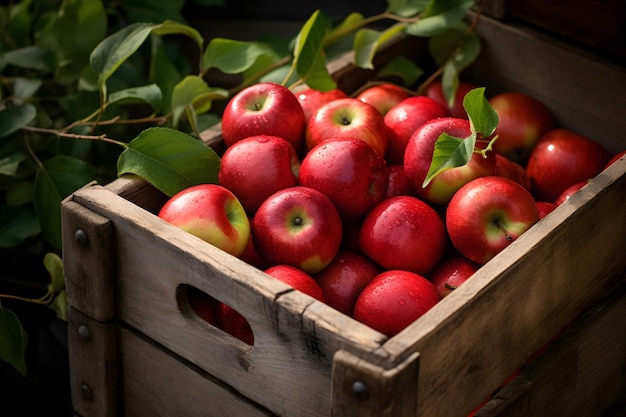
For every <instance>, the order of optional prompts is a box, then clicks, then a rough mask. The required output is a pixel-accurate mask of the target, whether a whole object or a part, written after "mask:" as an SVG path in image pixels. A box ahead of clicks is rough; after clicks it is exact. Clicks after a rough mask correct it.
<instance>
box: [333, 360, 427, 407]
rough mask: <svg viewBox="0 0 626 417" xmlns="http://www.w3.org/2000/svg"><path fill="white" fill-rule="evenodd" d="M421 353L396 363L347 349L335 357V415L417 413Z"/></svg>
mask: <svg viewBox="0 0 626 417" xmlns="http://www.w3.org/2000/svg"><path fill="white" fill-rule="evenodd" d="M418 370H419V353H417V352H413V353H411V354H410V355H408V356H407V357H405V358H404V359H402V360H400V361H395V365H394V366H391V367H388V366H386V365H385V364H375V363H372V362H370V361H367V360H365V359H363V358H361V357H359V356H357V355H355V354H353V353H351V352H349V351H347V350H344V349H341V350H338V351H337V352H336V353H335V355H334V357H333V365H332V377H331V378H332V380H331V411H330V415H331V416H332V417H357V416H358V417H401V416H408V415H415V413H416V410H417V402H418V399H417V384H418Z"/></svg>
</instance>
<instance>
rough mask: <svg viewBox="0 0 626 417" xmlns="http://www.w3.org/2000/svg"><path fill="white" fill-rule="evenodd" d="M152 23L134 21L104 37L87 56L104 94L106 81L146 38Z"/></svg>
mask: <svg viewBox="0 0 626 417" xmlns="http://www.w3.org/2000/svg"><path fill="white" fill-rule="evenodd" d="M153 28H154V25H152V24H147V23H134V24H132V25H129V26H126V27H125V28H123V29H121V30H119V31H118V32H115V33H114V34H112V35H111V36H109V37H107V38H106V39H104V40H103V41H102V42H100V43H99V44H98V46H97V47H96V48H95V49H94V50H93V52H92V53H91V56H90V58H89V60H90V63H91V66H92V67H93V69H94V71H95V73H96V74H97V76H98V87H99V89H100V90H101V91H102V92H103V95H104V96H106V87H105V83H106V81H107V80H108V79H109V78H110V77H111V75H113V73H114V72H115V71H116V70H117V69H118V68H119V67H120V66H121V65H122V64H123V63H124V61H126V60H127V59H128V58H129V57H130V56H131V55H132V54H133V53H135V51H136V50H137V49H139V47H140V46H141V44H142V43H143V42H144V41H145V40H146V38H147V37H148V36H149V35H150V32H151V31H152V29H153Z"/></svg>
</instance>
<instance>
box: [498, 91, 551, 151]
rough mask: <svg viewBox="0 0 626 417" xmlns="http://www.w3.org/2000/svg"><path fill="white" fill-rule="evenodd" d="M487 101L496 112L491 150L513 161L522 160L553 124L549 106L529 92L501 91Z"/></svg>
mask: <svg viewBox="0 0 626 417" xmlns="http://www.w3.org/2000/svg"><path fill="white" fill-rule="evenodd" d="M489 104H491V106H492V107H493V109H494V110H495V111H496V113H497V114H498V127H497V128H496V131H495V134H496V135H498V140H496V141H495V142H494V144H493V149H494V151H496V152H497V153H499V154H501V155H504V156H506V157H508V158H509V159H512V160H514V161H516V162H521V163H524V162H525V161H526V159H527V158H528V155H529V154H530V152H531V150H532V149H533V148H534V147H535V144H536V143H537V141H538V140H539V138H540V137H541V136H543V134H544V133H546V132H547V131H548V130H551V129H553V128H554V127H555V125H556V121H555V119H554V116H553V115H552V112H551V111H550V109H548V108H547V107H546V106H545V104H543V103H542V102H541V101H539V100H538V99H536V98H535V97H533V96H530V95H528V94H524V93H520V92H506V93H500V94H497V95H495V96H493V97H491V98H490V99H489Z"/></svg>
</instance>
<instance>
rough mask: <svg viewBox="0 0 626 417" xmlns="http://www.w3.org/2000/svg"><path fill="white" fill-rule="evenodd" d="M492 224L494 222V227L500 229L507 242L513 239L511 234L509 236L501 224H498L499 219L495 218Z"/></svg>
mask: <svg viewBox="0 0 626 417" xmlns="http://www.w3.org/2000/svg"><path fill="white" fill-rule="evenodd" d="M493 224H495V225H496V227H497V228H498V229H500V230H501V231H502V233H504V238H505V239H506V241H507V242H512V241H513V236H511V235H510V234H509V233H508V232H507V231H506V230H505V229H503V228H502V226H500V220H498V219H495V220H494V221H493Z"/></svg>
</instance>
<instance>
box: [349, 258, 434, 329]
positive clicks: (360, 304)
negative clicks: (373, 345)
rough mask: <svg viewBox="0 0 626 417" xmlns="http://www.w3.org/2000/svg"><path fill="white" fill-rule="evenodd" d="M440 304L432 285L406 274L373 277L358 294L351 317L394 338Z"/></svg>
mask: <svg viewBox="0 0 626 417" xmlns="http://www.w3.org/2000/svg"><path fill="white" fill-rule="evenodd" d="M438 302H439V295H438V294H437V289H436V288H435V286H434V285H433V284H432V283H431V282H430V281H428V280H427V279H426V278H424V277H423V276H420V275H418V274H415V273H413V272H409V271H401V270H390V271H385V272H381V273H380V274H378V275H376V276H375V277H374V278H373V279H372V281H371V282H370V283H369V284H368V285H367V286H366V287H365V288H364V289H363V291H361V294H360V295H359V297H358V298H357V300H356V303H355V305H354V318H355V319H356V320H357V321H359V322H361V323H363V324H366V325H368V326H369V327H371V328H372V329H374V330H377V331H379V332H381V333H382V334H384V335H387V336H389V337H392V336H395V335H396V334H398V333H400V332H401V331H402V330H404V329H405V328H406V327H407V326H408V325H409V324H411V323H413V322H414V321H415V320H417V319H418V318H420V317H421V316H422V315H424V313H426V312H427V311H428V310H430V309H431V308H432V307H434V306H435V304H437V303H438Z"/></svg>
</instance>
